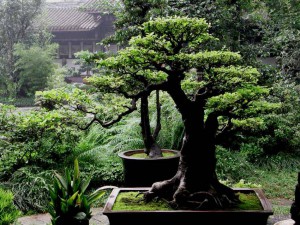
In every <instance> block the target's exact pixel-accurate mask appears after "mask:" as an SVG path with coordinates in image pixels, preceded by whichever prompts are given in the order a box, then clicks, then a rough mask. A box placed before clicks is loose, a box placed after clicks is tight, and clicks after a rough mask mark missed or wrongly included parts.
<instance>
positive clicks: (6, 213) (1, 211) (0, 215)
mask: <svg viewBox="0 0 300 225" xmlns="http://www.w3.org/2000/svg"><path fill="white" fill-rule="evenodd" d="M13 199H14V196H13V194H12V192H10V191H5V190H3V189H1V188H0V225H10V224H12V223H13V222H14V221H15V220H16V219H17V218H18V217H19V216H20V215H21V212H20V211H19V210H17V209H16V207H15V205H14V204H13Z"/></svg>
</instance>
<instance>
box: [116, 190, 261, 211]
mask: <svg viewBox="0 0 300 225" xmlns="http://www.w3.org/2000/svg"><path fill="white" fill-rule="evenodd" d="M237 195H238V196H239V199H240V201H241V203H239V204H238V205H237V206H236V208H234V209H233V210H262V206H261V204H260V201H259V199H258V197H257V196H256V194H255V193H249V194H244V193H240V192H238V193H237ZM113 210H115V211H154V210H161V211H169V210H173V209H172V208H171V207H170V206H169V205H168V203H167V202H165V201H163V200H156V201H152V202H149V203H144V201H143V194H138V192H137V191H128V192H126V191H124V192H120V193H119V195H118V196H117V199H116V202H115V203H114V206H113Z"/></svg>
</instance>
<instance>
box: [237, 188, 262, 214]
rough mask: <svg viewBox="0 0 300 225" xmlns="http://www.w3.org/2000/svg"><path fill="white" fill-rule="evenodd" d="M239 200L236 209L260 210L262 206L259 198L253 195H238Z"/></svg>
mask: <svg viewBox="0 0 300 225" xmlns="http://www.w3.org/2000/svg"><path fill="white" fill-rule="evenodd" d="M238 196H239V199H240V201H241V203H240V204H238V205H237V208H238V209H242V210H262V209H263V208H262V206H261V204H260V201H259V198H258V197H257V196H256V194H255V193H250V194H244V193H240V192H239V193H238Z"/></svg>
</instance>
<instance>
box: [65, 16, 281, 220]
mask: <svg viewBox="0 0 300 225" xmlns="http://www.w3.org/2000/svg"><path fill="white" fill-rule="evenodd" d="M141 29H142V33H143V34H144V35H143V36H136V37H133V38H132V39H131V41H130V45H129V47H127V48H125V49H123V50H121V51H119V53H118V54H117V55H116V56H113V57H109V58H107V59H98V60H96V64H97V65H98V68H99V69H101V70H102V74H101V76H92V77H91V78H89V79H88V82H89V83H90V84H92V85H94V86H95V87H96V88H97V90H100V91H101V93H104V92H106V93H107V92H109V93H110V94H115V93H114V91H115V92H117V94H118V95H117V97H118V98H119V99H118V101H116V100H114V101H112V98H111V95H110V97H109V98H108V99H109V101H107V99H106V98H107V97H108V96H107V95H105V94H102V95H101V98H100V99H101V103H107V102H109V104H108V105H114V104H113V103H114V102H119V103H121V106H120V105H117V104H116V105H114V107H115V108H114V110H113V111H109V110H108V109H106V110H107V111H108V112H109V113H112V112H117V111H119V112H120V114H119V115H118V116H116V117H114V118H113V119H112V120H111V121H110V123H111V122H115V121H119V120H121V118H122V117H123V116H125V115H128V114H129V113H131V112H132V111H133V110H135V108H136V102H137V101H138V100H140V99H141V98H143V97H145V96H146V97H147V96H149V95H150V94H151V93H152V92H154V91H157V90H160V91H164V92H166V93H167V94H168V95H169V96H170V97H171V98H172V100H173V101H174V103H175V105H176V108H177V109H178V111H179V113H180V114H181V117H182V121H183V124H184V128H185V134H184V139H183V143H182V147H181V150H180V153H181V154H180V161H179V165H178V170H177V172H176V174H175V175H174V176H173V177H172V178H170V179H167V180H164V181H160V182H155V183H154V184H153V185H152V186H151V188H150V189H148V190H147V191H145V192H144V193H143V196H144V200H145V201H146V202H148V201H151V200H152V199H155V198H157V197H158V198H163V199H166V200H167V201H168V202H169V203H170V204H171V205H172V206H173V207H174V208H177V209H189V210H198V211H199V210H205V211H207V212H211V211H210V210H222V209H225V208H226V209H227V208H230V207H232V206H233V205H235V204H237V203H238V202H239V199H238V197H237V196H236V193H235V191H234V190H233V189H232V188H230V187H228V186H226V185H224V184H222V183H220V182H219V180H218V177H217V174H216V162H217V159H216V154H215V151H216V148H215V145H216V136H217V134H218V131H219V128H222V129H221V130H224V129H226V128H227V127H230V126H233V125H235V126H249V127H251V126H255V125H257V124H260V123H262V120H261V119H260V118H257V117H256V115H257V113H258V112H265V111H267V110H271V109H274V108H275V107H278V105H277V104H273V103H268V102H267V101H265V100H264V96H266V95H268V92H269V90H268V89H267V88H265V87H262V86H259V85H258V84H257V83H258V79H259V76H260V74H259V72H258V71H257V69H255V68H252V67H249V66H243V65H241V64H240V60H241V56H240V55H239V54H238V53H234V52H230V51H226V50H220V51H215V50H210V49H209V48H208V47H212V46H213V42H214V41H217V40H216V39H215V38H213V37H212V36H211V35H210V34H209V33H208V29H209V24H208V23H207V22H206V21H205V20H204V19H198V18H188V17H169V18H158V19H155V20H153V21H149V22H146V23H144V24H143V26H142V27H141ZM128 88H129V89H128ZM125 90H130V91H129V92H125ZM120 93H121V94H122V95H123V98H120ZM115 97H116V96H115ZM67 99H68V101H69V102H72V101H74V102H77V108H82V105H84V109H85V111H90V110H91V108H92V107H91V106H93V107H94V105H92V104H91V103H90V102H91V101H90V100H89V99H90V98H89V95H87V94H85V93H81V94H80V95H77V96H76V95H75V97H74V95H73V97H72V98H71V97H70V96H69V95H68V98H67ZM69 99H72V100H69ZM114 99H116V98H114ZM126 100H127V101H126ZM84 103H89V104H90V105H89V104H84ZM104 105H105V104H104ZM102 106H103V104H102ZM118 107H119V108H118ZM120 107H121V108H120ZM99 108H100V107H99V106H98V109H99ZM124 108H125V110H124ZM103 119H107V118H103ZM93 122H99V123H100V124H102V125H106V124H105V123H103V120H101V118H99V117H93V119H92V121H91V123H93ZM166 169H168V168H166ZM141 173H142V171H141ZM231 214H232V213H231ZM270 214H271V211H268V215H270ZM264 222H265V220H264V221H263V222H261V223H264Z"/></svg>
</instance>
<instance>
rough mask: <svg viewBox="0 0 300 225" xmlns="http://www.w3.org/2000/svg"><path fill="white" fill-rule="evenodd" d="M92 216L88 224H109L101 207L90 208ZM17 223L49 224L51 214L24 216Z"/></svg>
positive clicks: (27, 224) (31, 224)
mask: <svg viewBox="0 0 300 225" xmlns="http://www.w3.org/2000/svg"><path fill="white" fill-rule="evenodd" d="M92 215H93V216H92V218H91V219H90V225H109V221H108V219H107V217H106V216H104V215H103V214H102V208H93V209H92ZM17 224H20V225H50V224H51V216H50V214H49V213H45V214H37V215H32V216H24V217H21V218H19V219H18V220H17Z"/></svg>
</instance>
